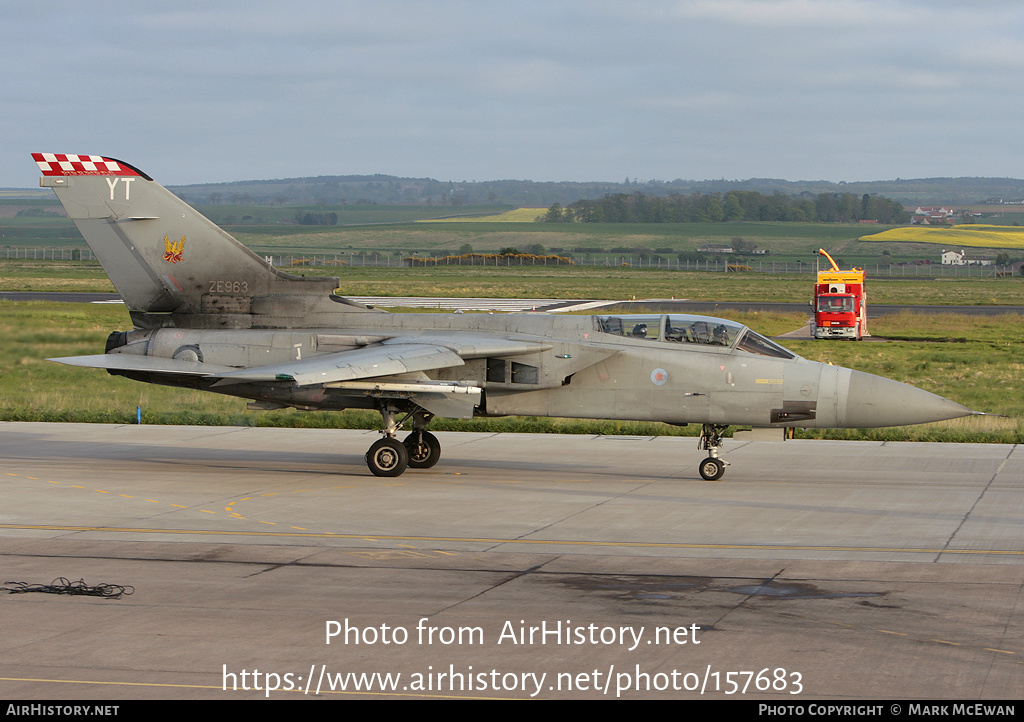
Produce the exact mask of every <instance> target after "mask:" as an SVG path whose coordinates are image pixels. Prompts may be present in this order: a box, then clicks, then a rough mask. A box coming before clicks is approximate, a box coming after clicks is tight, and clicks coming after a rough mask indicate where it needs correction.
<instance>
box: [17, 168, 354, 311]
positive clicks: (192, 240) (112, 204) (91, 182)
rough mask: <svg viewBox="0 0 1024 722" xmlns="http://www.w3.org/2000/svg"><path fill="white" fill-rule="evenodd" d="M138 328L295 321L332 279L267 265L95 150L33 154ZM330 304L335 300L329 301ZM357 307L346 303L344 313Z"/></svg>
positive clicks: (327, 293) (327, 292) (328, 289)
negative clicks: (279, 269)
mask: <svg viewBox="0 0 1024 722" xmlns="http://www.w3.org/2000/svg"><path fill="white" fill-rule="evenodd" d="M32 157H33V158H34V159H35V161H36V163H37V164H38V165H39V169H40V170H41V171H42V174H43V175H42V178H41V179H40V182H39V183H40V185H41V186H43V187H45V188H52V189H53V190H54V192H55V193H56V194H57V198H58V199H59V200H60V202H61V203H62V204H63V205H64V208H65V210H66V211H67V213H68V216H69V217H70V218H71V219H72V220H73V221H74V223H75V225H76V226H77V227H78V230H79V231H80V232H81V234H82V236H83V237H84V238H85V241H86V243H88V244H89V247H90V248H91V249H92V251H93V253H95V254H96V257H97V258H98V259H99V262H100V264H101V265H102V266H103V270H104V271H105V272H106V273H107V275H108V276H109V277H110V280H111V281H112V282H113V284H114V287H115V288H116V289H117V291H118V293H120V294H121V297H122V298H123V299H124V301H125V303H126V304H127V305H128V308H129V310H130V311H132V317H133V319H135V321H136V324H137V325H140V326H169V325H173V326H189V327H221V328H224V327H229V328H230V327H258V326H264V325H268V326H269V325H278V326H280V325H285V326H287V325H293V324H291V323H289V319H291V320H292V321H293V322H295V323H302V319H304V318H308V317H309V316H310V315H311V313H312V315H314V316H315V315H316V308H318V307H322V306H323V304H324V303H325V302H326V303H327V304H330V301H329V300H328V298H329V297H331V298H333V300H335V301H343V299H340V298H338V297H332V296H331V294H333V293H334V291H335V289H336V288H337V287H338V279H337V278H312V277H301V276H293V275H291V274H287V273H283V272H281V271H278V270H277V269H276V268H274V267H273V266H272V265H271V264H269V263H268V262H267V261H265V260H264V259H262V258H260V257H259V256H258V255H256V254H255V253H253V252H252V251H250V250H249V249H248V248H246V247H245V246H243V245H242V244H241V243H239V242H238V241H236V240H235V239H234V238H232V237H231V236H230V235H229V234H227V233H226V232H225V231H223V230H222V229H221V228H219V227H218V226H217V225H215V224H214V223H212V222H211V221H210V220H208V219H207V218H205V217H204V216H203V215H201V214H200V213H199V212H198V211H196V210H195V209H194V208H192V207H191V206H190V205H188V204H187V203H185V202H184V201H183V200H181V199H180V198H178V197H177V196H175V195H174V194H173V193H171V192H170V191H169V190H167V189H166V188H164V187H163V186H161V185H160V184H159V183H157V182H156V181H154V180H153V179H152V178H150V177H149V176H148V175H146V174H145V173H143V172H142V171H141V170H139V169H138V168H136V167H134V166H132V165H129V164H128V163H124V162H122V161H119V160H115V159H113V158H105V157H102V156H96V155H66V154H58V153H33V154H32ZM334 309H337V306H334ZM356 309H360V310H366V309H365V308H364V307H361V306H358V305H350V306H349V307H348V310H356Z"/></svg>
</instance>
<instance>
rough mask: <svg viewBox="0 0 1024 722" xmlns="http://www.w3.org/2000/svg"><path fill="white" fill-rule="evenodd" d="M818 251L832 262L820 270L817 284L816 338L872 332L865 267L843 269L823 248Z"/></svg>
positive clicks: (851, 336)
mask: <svg viewBox="0 0 1024 722" xmlns="http://www.w3.org/2000/svg"><path fill="white" fill-rule="evenodd" d="M818 253H820V254H821V255H823V256H825V258H827V259H828V260H829V263H831V264H832V268H831V269H829V270H827V271H818V282H817V283H816V284H814V301H813V306H814V320H813V321H811V335H813V336H814V338H849V339H853V340H855V341H860V340H861V338H863V337H864V336H869V335H870V334H869V333H868V306H867V295H866V293H865V291H864V269H863V268H853V269H851V270H849V271H840V270H839V266H837V265H836V262H835V261H833V260H832V256H830V255H828V253H826V252H825V251H824V250H823V249H820V248H819V249H818Z"/></svg>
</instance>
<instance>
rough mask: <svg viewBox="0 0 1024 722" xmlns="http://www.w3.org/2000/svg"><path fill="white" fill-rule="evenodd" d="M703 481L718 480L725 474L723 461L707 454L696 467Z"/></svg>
mask: <svg viewBox="0 0 1024 722" xmlns="http://www.w3.org/2000/svg"><path fill="white" fill-rule="evenodd" d="M697 470H698V471H699V472H700V475H701V477H702V478H703V479H704V480H705V481H718V480H719V479H721V478H722V476H723V475H724V474H725V462H724V461H722V460H721V459H716V458H714V457H713V456H709V457H708V458H706V459H704V461H702V462H700V466H699V467H698V468H697Z"/></svg>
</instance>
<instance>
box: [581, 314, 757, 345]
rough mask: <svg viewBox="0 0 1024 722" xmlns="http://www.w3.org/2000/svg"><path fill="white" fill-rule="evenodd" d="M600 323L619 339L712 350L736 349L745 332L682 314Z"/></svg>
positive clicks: (601, 319) (599, 320)
mask: <svg viewBox="0 0 1024 722" xmlns="http://www.w3.org/2000/svg"><path fill="white" fill-rule="evenodd" d="M597 323H598V327H599V328H600V329H601V330H602V331H604V332H605V333H613V334H615V335H616V336H628V337H630V338H642V339H646V340H648V341H671V342H674V343H699V344H706V345H708V346H732V345H733V343H735V341H736V339H737V338H738V337H739V336H740V334H742V333H743V330H744V328H745V327H744V326H741V325H740V324H738V323H736V322H734V321H726V320H725V319H721V318H710V317H708V316H684V315H679V314H671V315H664V314H636V315H623V316H598V317H597Z"/></svg>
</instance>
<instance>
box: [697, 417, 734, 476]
mask: <svg viewBox="0 0 1024 722" xmlns="http://www.w3.org/2000/svg"><path fill="white" fill-rule="evenodd" d="M728 428H729V427H728V426H723V425H720V424H704V425H703V426H702V427H701V430H700V441H699V442H698V443H697V448H698V449H707V450H708V454H709V455H708V458H706V459H704V461H702V462H700V466H698V467H697V471H698V472H700V475H701V478H703V479H704V480H706V481H717V480H719V479H721V478H722V476H723V475H724V474H725V467H726V466H728V464H729V462H728V461H725V460H724V459H720V458H719V457H718V450H719V449H720V448H721V446H722V434H724V433H725V430H726V429H728Z"/></svg>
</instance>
